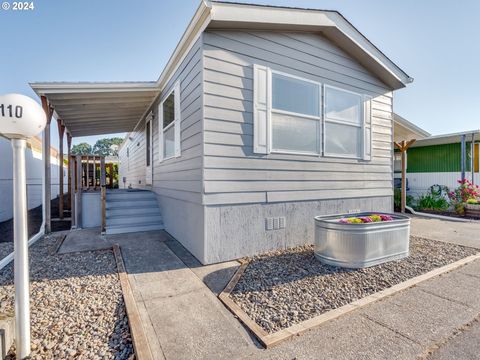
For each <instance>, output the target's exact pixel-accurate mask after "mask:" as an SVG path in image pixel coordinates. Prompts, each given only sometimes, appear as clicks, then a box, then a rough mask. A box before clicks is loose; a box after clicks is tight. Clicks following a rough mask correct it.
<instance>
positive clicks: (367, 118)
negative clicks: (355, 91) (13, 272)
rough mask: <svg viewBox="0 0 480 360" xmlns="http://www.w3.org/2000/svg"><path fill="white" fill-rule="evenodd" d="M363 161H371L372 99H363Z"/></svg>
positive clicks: (365, 97)
mask: <svg viewBox="0 0 480 360" xmlns="http://www.w3.org/2000/svg"><path fill="white" fill-rule="evenodd" d="M363 107H364V109H363V114H364V119H363V139H364V140H363V160H371V159H372V98H371V97H370V96H364V98H363Z"/></svg>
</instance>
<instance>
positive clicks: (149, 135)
mask: <svg viewBox="0 0 480 360" xmlns="http://www.w3.org/2000/svg"><path fill="white" fill-rule="evenodd" d="M145 142H146V144H145V153H146V154H145V156H146V159H145V160H146V162H145V164H146V171H147V173H146V184H147V185H152V120H151V119H149V120H147V122H146V124H145Z"/></svg>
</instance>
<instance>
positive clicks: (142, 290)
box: [107, 232, 256, 360]
mask: <svg viewBox="0 0 480 360" xmlns="http://www.w3.org/2000/svg"><path fill="white" fill-rule="evenodd" d="M107 238H108V240H109V241H110V242H113V243H118V244H119V245H120V248H121V250H122V256H123V258H124V262H125V267H126V270H127V273H128V277H129V281H130V285H131V287H132V290H133V293H134V297H135V300H136V302H137V307H138V309H139V312H140V316H141V318H142V323H143V325H144V329H145V330H146V334H147V338H148V341H149V344H150V350H151V352H152V354H153V355H154V357H155V359H179V360H180V359H226V358H237V357H239V355H240V354H244V353H249V352H251V351H252V350H253V349H255V348H256V345H255V344H254V342H253V341H252V339H251V338H250V336H249V334H248V333H247V332H246V331H245V329H244V328H243V327H242V326H241V325H240V323H239V322H238V321H237V320H236V319H234V318H233V316H231V315H230V313H229V312H228V310H227V309H225V308H224V307H223V305H222V304H221V303H220V302H219V301H218V299H217V298H216V296H215V294H214V293H213V292H212V291H210V289H209V288H208V287H207V286H206V285H205V283H204V282H202V280H200V278H199V276H197V275H196V274H195V273H194V271H195V268H196V267H198V265H199V264H198V263H197V262H196V260H195V259H194V258H193V257H191V255H189V254H188V252H186V251H185V250H184V249H183V248H182V247H181V246H180V245H179V244H178V243H177V242H176V241H173V240H171V239H169V237H168V235H167V234H166V233H165V232H149V233H143V234H142V233H137V234H130V235H129V234H125V235H111V236H107ZM169 241H170V242H173V243H174V244H173V245H172V247H173V248H174V249H175V247H174V246H176V251H177V252H178V253H179V255H180V257H183V258H184V260H185V261H186V262H187V263H189V264H190V266H192V268H189V267H188V266H187V265H186V264H185V263H184V262H183V261H182V260H181V259H180V257H178V256H177V255H175V253H174V252H173V251H172V250H171V248H170V247H169V246H168V245H167V244H168V242H169ZM182 252H183V253H182ZM236 265H237V263H236V262H235V263H230V265H229V266H226V265H225V264H223V265H221V266H219V267H212V268H211V272H209V273H210V274H212V273H218V272H220V273H221V274H226V273H228V272H230V273H233V272H234V270H235V267H236ZM232 267H233V270H225V269H229V268H232ZM202 271H203V272H205V270H204V269H202ZM202 271H199V272H198V275H200V274H201V273H202ZM207 275H208V274H207ZM213 278H216V279H217V281H214V282H215V283H218V282H221V283H222V282H224V281H228V280H229V277H226V278H225V277H223V276H217V277H215V276H213ZM225 285H226V283H224V284H223V286H225Z"/></svg>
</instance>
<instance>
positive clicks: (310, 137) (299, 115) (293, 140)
mask: <svg viewBox="0 0 480 360" xmlns="http://www.w3.org/2000/svg"><path fill="white" fill-rule="evenodd" d="M271 81H272V99H271V101H272V106H271V133H272V141H271V150H272V151H274V152H275V151H279V152H294V153H305V154H317V155H318V154H320V129H321V126H320V125H321V109H320V103H321V101H320V94H321V86H320V84H318V83H315V82H311V81H306V80H303V79H299V78H296V77H292V76H288V75H284V74H281V73H277V72H272V78H271Z"/></svg>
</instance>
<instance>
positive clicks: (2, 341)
mask: <svg viewBox="0 0 480 360" xmlns="http://www.w3.org/2000/svg"><path fill="white" fill-rule="evenodd" d="M14 340H15V317H14V316H13V315H10V316H9V315H4V314H0V359H5V357H6V356H7V354H8V351H9V350H10V347H11V346H12V345H13V341H14Z"/></svg>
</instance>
